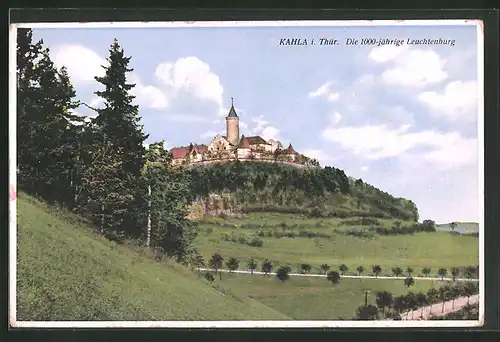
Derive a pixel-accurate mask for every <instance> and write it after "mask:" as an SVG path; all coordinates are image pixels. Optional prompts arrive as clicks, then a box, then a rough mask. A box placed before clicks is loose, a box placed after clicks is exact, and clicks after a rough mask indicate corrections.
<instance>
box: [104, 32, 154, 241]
mask: <svg viewBox="0 0 500 342" xmlns="http://www.w3.org/2000/svg"><path fill="white" fill-rule="evenodd" d="M107 61H108V63H109V65H108V66H104V69H105V75H104V76H103V77H95V79H96V81H98V82H99V83H101V84H102V85H103V86H104V90H101V91H97V92H96V95H98V96H100V97H101V98H102V99H103V100H104V101H103V103H104V108H102V109H97V113H98V116H97V118H96V120H95V124H96V125H97V127H98V129H99V131H100V134H101V136H103V137H105V139H106V143H107V144H109V148H110V150H109V153H112V154H114V156H113V158H117V159H118V160H119V161H120V163H119V169H118V174H117V176H118V178H120V179H121V181H122V187H121V191H123V193H122V194H121V199H122V200H120V201H117V202H112V203H108V207H109V208H112V210H113V212H114V213H113V214H111V216H112V217H115V219H116V220H117V221H119V222H121V224H120V226H121V228H120V229H122V230H123V231H124V232H125V233H126V234H131V235H133V236H139V235H140V234H141V232H142V227H143V220H144V216H143V213H144V211H145V210H144V209H145V203H144V197H145V196H144V195H145V193H146V189H145V186H144V184H143V183H142V179H141V171H142V167H143V165H144V161H145V160H144V156H145V149H144V145H143V143H144V141H145V140H146V139H147V135H145V134H144V133H143V127H142V125H140V123H139V121H140V117H139V114H138V106H137V105H134V104H133V103H132V101H133V99H134V96H133V95H131V94H130V90H131V89H132V88H133V87H134V86H135V85H134V84H131V83H127V77H126V76H127V73H128V72H131V71H133V69H131V68H129V67H128V64H129V62H130V57H126V56H125V55H124V52H123V49H122V48H121V47H120V45H119V44H118V41H117V40H116V39H115V40H114V42H113V44H112V45H111V47H110V50H109V57H108V58H107ZM117 165H118V164H117ZM123 199H127V200H126V201H124V200H123ZM122 214H123V215H122Z"/></svg>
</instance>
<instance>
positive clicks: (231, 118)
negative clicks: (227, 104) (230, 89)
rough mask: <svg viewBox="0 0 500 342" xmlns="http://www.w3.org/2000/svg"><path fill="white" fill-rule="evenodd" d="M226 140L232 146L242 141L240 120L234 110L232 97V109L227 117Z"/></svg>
mask: <svg viewBox="0 0 500 342" xmlns="http://www.w3.org/2000/svg"><path fill="white" fill-rule="evenodd" d="M226 138H227V141H229V142H230V143H231V144H233V145H236V144H237V143H238V141H239V140H240V118H238V115H237V114H236V110H234V104H233V98H232V97H231V109H230V110H229V114H228V115H227V117H226Z"/></svg>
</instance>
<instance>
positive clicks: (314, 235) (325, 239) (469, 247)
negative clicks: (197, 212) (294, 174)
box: [196, 213, 479, 276]
mask: <svg viewBox="0 0 500 342" xmlns="http://www.w3.org/2000/svg"><path fill="white" fill-rule="evenodd" d="M349 222H352V219H311V218H307V217H305V216H301V215H290V214H262V213H258V214H257V213H252V214H249V215H247V216H246V217H245V218H238V219H228V220H221V219H205V220H204V221H202V222H201V223H200V227H199V234H198V237H197V240H196V245H197V247H198V248H199V249H200V251H201V252H202V254H203V256H204V257H205V259H208V258H210V256H211V255H212V254H213V253H220V254H221V255H222V256H223V257H224V258H225V259H226V260H227V259H228V258H230V257H235V258H237V259H239V260H241V262H240V269H245V268H246V262H247V261H248V260H249V259H250V258H254V259H255V260H256V261H258V262H262V261H263V260H264V259H266V258H267V259H269V260H271V261H272V262H273V264H274V265H275V266H278V265H290V266H292V269H293V270H294V271H295V270H297V267H298V265H299V264H303V263H306V264H310V265H311V266H312V269H313V270H315V271H316V272H320V270H319V266H320V265H321V264H328V265H330V266H331V267H332V269H333V268H336V267H338V266H339V265H341V264H345V265H347V266H348V267H349V271H348V272H347V274H357V272H356V268H357V267H358V266H363V267H364V268H365V269H366V271H365V274H370V273H371V267H372V266H373V265H380V266H381V267H382V273H381V275H391V268H392V267H396V266H399V267H401V268H403V269H406V267H411V268H413V269H414V270H415V273H414V274H415V275H417V274H420V273H421V270H422V268H425V267H430V268H431V271H432V273H431V276H432V275H436V274H437V270H438V269H439V268H441V267H444V268H446V269H448V270H449V269H450V268H452V267H458V268H461V267H464V266H476V265H478V264H479V244H478V238H477V237H474V236H466V235H459V234H451V233H449V232H421V233H415V234H402V235H380V234H376V233H373V232H372V231H370V228H371V226H370V225H367V226H360V225H358V226H356V225H350V224H349ZM378 222H379V223H380V226H382V227H390V226H391V225H392V224H393V221H392V220H378ZM403 224H404V223H403ZM353 231H354V232H356V235H349V233H350V232H353ZM301 232H302V234H301ZM288 233H291V234H290V235H294V236H295V237H287V234H288ZM359 233H363V234H359ZM300 235H302V237H301V236H300ZM277 236H283V237H277ZM308 236H310V237H308ZM253 239H260V240H261V241H262V247H252V246H250V245H249V244H248V243H245V241H247V242H248V241H252V240H253ZM259 267H260V266H259Z"/></svg>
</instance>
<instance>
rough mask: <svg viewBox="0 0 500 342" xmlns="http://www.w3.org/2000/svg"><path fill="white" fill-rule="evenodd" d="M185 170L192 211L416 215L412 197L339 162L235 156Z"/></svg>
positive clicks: (381, 216) (415, 218)
mask: <svg viewBox="0 0 500 342" xmlns="http://www.w3.org/2000/svg"><path fill="white" fill-rule="evenodd" d="M185 172H187V173H188V175H189V178H190V187H191V192H192V195H193V199H192V200H193V202H194V205H193V206H192V208H191V216H192V217H200V216H206V215H208V216H220V215H227V214H229V215H232V214H235V213H236V214H238V213H252V212H277V213H286V214H305V215H308V216H313V217H338V218H349V217H365V218H366V217H371V218H379V219H398V220H403V221H411V222H417V221H418V209H417V207H416V205H415V204H414V203H413V202H412V201H410V200H407V199H404V198H396V197H394V196H392V195H390V194H389V193H386V192H384V191H381V190H379V189H377V188H376V187H374V186H372V185H370V184H367V183H365V182H363V180H361V179H358V180H353V179H350V178H348V177H347V176H346V174H345V173H344V171H343V170H340V169H337V168H335V167H329V166H327V167H324V168H321V167H314V168H297V167H295V166H292V165H285V164H265V163H258V162H240V161H236V162H232V163H227V164H216V165H199V166H192V167H190V168H188V169H186V170H185Z"/></svg>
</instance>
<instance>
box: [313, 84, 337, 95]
mask: <svg viewBox="0 0 500 342" xmlns="http://www.w3.org/2000/svg"><path fill="white" fill-rule="evenodd" d="M331 84H332V83H331V82H326V83H325V84H323V85H321V86H320V87H319V88H318V89H316V90H315V91H312V92H310V93H309V95H308V96H309V97H316V96H322V95H326V94H328V92H329V91H330V86H331Z"/></svg>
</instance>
